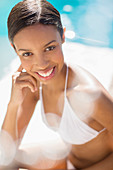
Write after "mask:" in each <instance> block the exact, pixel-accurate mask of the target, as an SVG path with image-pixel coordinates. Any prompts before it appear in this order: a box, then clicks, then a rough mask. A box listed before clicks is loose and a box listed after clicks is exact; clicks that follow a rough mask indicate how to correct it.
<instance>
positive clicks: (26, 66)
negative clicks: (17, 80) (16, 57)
mask: <svg viewBox="0 0 113 170" xmlns="http://www.w3.org/2000/svg"><path fill="white" fill-rule="evenodd" d="M21 64H22V67H23V68H24V69H25V70H26V71H30V69H31V63H30V62H28V61H24V60H21Z"/></svg>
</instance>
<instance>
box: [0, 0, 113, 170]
mask: <svg viewBox="0 0 113 170" xmlns="http://www.w3.org/2000/svg"><path fill="white" fill-rule="evenodd" d="M8 36H9V40H10V42H11V44H12V46H13V48H14V50H15V52H16V54H17V55H18V56H19V58H20V62H21V65H20V67H19V68H18V69H17V71H16V73H15V74H14V75H13V76H12V91H11V97H10V100H9V104H8V107H7V113H6V116H5V119H4V122H3V125H2V131H6V132H7V133H8V135H10V136H11V139H12V141H13V143H14V142H15V149H16V152H15V154H14V155H13V158H14V159H13V161H12V164H11V165H10V166H13V168H15V167H16V168H27V169H32V170H38V169H69V167H68V160H69V161H70V162H71V163H72V166H73V168H74V169H76V168H78V169H84V170H90V169H91V170H93V169H94V170H95V169H97V170H101V169H103V170H106V169H111V168H112V167H113V162H112V161H111V159H112V158H113V153H112V152H113V114H112V113H113V99H112V97H111V96H110V94H109V93H108V92H107V90H106V89H105V88H104V87H103V86H102V85H101V84H100V83H99V82H98V81H97V80H96V78H95V77H93V76H92V75H91V74H90V73H89V72H87V71H86V70H85V69H83V68H81V67H79V66H76V65H75V66H73V63H71V62H70V64H69V65H68V63H66V62H65V60H64V54H63V51H62V44H63V43H64V42H65V29H63V27H62V23H61V18H60V14H59V12H58V11H57V10H56V9H55V8H54V6H52V5H51V4H50V3H49V2H48V1H46V0H32V1H31V0H23V1H21V2H19V3H18V4H17V5H16V6H14V8H13V9H12V10H11V12H10V15H9V17H8ZM68 57H70V56H68ZM23 70H25V71H23ZM39 101H40V106H41V108H40V109H41V116H42V120H43V122H44V124H45V125H46V126H47V127H48V128H50V129H51V130H53V131H55V132H57V134H58V135H59V137H58V138H57V139H56V140H51V141H50V142H46V143H44V144H39V143H36V144H35V145H33V144H32V145H30V146H29V147H27V145H24V146H23V147H20V146H21V142H22V139H23V137H24V136H25V135H28V136H30V135H31V134H32V133H33V132H34V131H36V132H37V128H36V126H35V128H34V129H32V126H34V125H36V124H37V117H35V119H32V118H33V116H36V115H37V112H38V111H39V110H38V108H37V103H38V102H39ZM28 132H29V133H28ZM31 137H32V136H31ZM39 138H40V137H39ZM0 144H1V145H2V143H0ZM2 154H4V155H5V158H4V159H6V158H7V156H8V157H10V153H9V155H6V154H5V153H3V152H2V150H1V155H2ZM2 165H3V166H4V164H2ZM8 166H9V165H8ZM8 166H7V167H8ZM7 167H6V168H7ZM1 168H3V167H1ZM8 168H9V167H8ZM71 169H72V167H71Z"/></svg>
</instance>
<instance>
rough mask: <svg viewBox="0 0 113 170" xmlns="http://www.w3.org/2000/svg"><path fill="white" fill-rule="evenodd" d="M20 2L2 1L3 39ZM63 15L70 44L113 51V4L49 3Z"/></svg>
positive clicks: (62, 0)
mask: <svg viewBox="0 0 113 170" xmlns="http://www.w3.org/2000/svg"><path fill="white" fill-rule="evenodd" d="M19 1H20V0H11V1H9V0H4V1H0V21H1V22H0V36H7V25H6V23H7V16H8V14H9V12H10V10H11V8H12V7H13V6H14V5H15V4H16V3H17V2H19ZM48 1H49V2H51V3H52V4H53V5H54V6H55V7H56V8H57V9H58V10H59V11H60V13H61V17H62V22H63V25H64V26H66V29H67V32H66V39H67V41H72V42H79V43H83V44H87V45H93V46H100V47H109V48H113V31H112V30H113V1H111V0H107V1H106V0H93V1H92V0H85V1H84V0H48Z"/></svg>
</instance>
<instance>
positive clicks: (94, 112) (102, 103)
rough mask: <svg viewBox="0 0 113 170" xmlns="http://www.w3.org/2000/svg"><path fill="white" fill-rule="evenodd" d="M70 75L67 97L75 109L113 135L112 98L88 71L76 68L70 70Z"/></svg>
mask: <svg viewBox="0 0 113 170" xmlns="http://www.w3.org/2000/svg"><path fill="white" fill-rule="evenodd" d="M69 74H70V77H71V78H69V79H70V82H69V84H68V87H69V88H68V90H67V96H68V99H69V101H70V103H71V106H72V107H73V109H74V110H77V113H79V115H81V116H83V117H84V116H85V117H92V118H93V119H95V121H97V122H98V123H100V124H101V125H102V126H103V127H105V128H106V129H108V130H109V131H111V132H112V133H113V123H112V122H113V98H112V96H111V95H110V94H109V92H108V91H107V90H106V89H105V88H104V87H103V86H102V85H101V83H100V82H99V81H98V80H97V79H96V78H95V77H94V76H93V75H92V74H90V73H89V72H88V71H87V70H85V69H83V68H81V67H79V66H76V67H75V68H70V73H69ZM71 75H74V76H71ZM72 77H73V79H72ZM72 80H73V84H72Z"/></svg>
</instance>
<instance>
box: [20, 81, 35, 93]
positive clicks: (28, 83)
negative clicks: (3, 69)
mask: <svg viewBox="0 0 113 170" xmlns="http://www.w3.org/2000/svg"><path fill="white" fill-rule="evenodd" d="M17 84H18V85H19V87H20V88H21V89H22V88H24V87H28V88H30V90H31V91H32V92H35V87H34V85H33V84H32V83H31V82H29V81H18V82H17Z"/></svg>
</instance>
